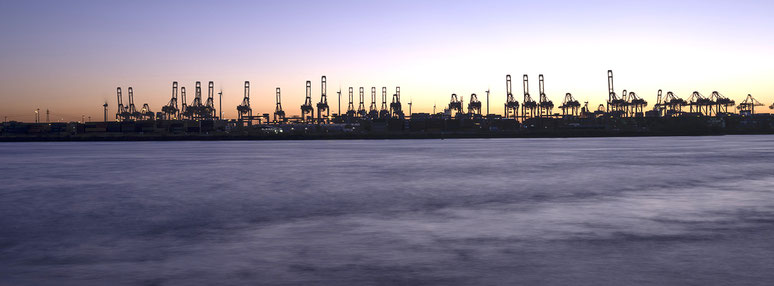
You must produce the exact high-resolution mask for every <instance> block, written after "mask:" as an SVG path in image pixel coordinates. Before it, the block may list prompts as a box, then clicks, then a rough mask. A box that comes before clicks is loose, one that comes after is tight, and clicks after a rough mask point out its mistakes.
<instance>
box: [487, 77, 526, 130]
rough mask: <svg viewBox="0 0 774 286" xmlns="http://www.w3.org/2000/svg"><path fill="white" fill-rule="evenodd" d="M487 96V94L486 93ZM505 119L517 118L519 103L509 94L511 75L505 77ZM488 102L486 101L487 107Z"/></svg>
mask: <svg viewBox="0 0 774 286" xmlns="http://www.w3.org/2000/svg"><path fill="white" fill-rule="evenodd" d="M487 94H488V93H487ZM505 94H506V97H505V112H504V115H505V118H511V117H513V119H516V117H518V116H519V102H518V101H516V99H515V98H514V97H513V93H512V92H511V75H509V74H508V75H505ZM488 104H489V101H487V105H488Z"/></svg>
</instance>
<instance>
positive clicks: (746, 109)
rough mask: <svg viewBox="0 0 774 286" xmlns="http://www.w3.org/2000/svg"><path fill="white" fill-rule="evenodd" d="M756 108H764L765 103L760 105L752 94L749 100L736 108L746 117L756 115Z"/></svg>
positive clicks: (745, 100)
mask: <svg viewBox="0 0 774 286" xmlns="http://www.w3.org/2000/svg"><path fill="white" fill-rule="evenodd" d="M756 106H763V103H760V102H759V101H758V100H756V99H755V98H753V96H752V94H748V95H747V98H745V99H744V101H742V102H741V103H739V106H737V107H736V109H739V113H741V114H743V115H746V114H748V113H749V114H750V115H753V114H755V107H756Z"/></svg>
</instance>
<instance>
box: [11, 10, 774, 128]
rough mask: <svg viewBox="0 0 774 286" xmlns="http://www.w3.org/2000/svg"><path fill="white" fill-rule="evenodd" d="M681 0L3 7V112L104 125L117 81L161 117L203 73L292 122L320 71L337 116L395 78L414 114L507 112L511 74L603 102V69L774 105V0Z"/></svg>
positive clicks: (551, 90)
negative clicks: (350, 92)
mask: <svg viewBox="0 0 774 286" xmlns="http://www.w3.org/2000/svg"><path fill="white" fill-rule="evenodd" d="M673 2H674V1H585V2H582V3H580V2H579V1H551V2H545V1H530V2H522V3H519V2H517V1H469V2H455V3H452V4H449V3H448V1H378V2H369V1H96V0H94V1H2V2H0V22H1V25H0V37H2V41H1V42H0V51H1V52H0V79H1V80H0V82H1V83H0V102H2V103H1V104H0V116H8V119H9V120H25V121H30V120H32V119H33V114H34V113H33V110H34V109H35V108H41V109H42V110H45V109H50V110H51V113H52V120H59V119H64V120H80V116H81V114H85V115H86V116H93V117H94V118H95V120H97V119H101V115H102V107H101V105H102V103H104V102H105V101H106V100H107V101H108V103H109V104H110V109H111V113H113V112H115V100H116V99H115V88H116V87H117V86H121V87H124V88H126V87H128V86H133V87H134V90H135V103H136V104H137V105H138V107H139V106H141V105H142V103H146V102H147V103H150V105H151V108H152V110H154V111H160V110H161V106H162V105H164V104H165V103H166V102H167V101H168V100H169V97H170V93H171V82H172V81H178V82H180V85H181V86H186V87H188V88H189V89H191V88H192V87H193V84H194V82H195V81H197V80H200V81H203V82H206V81H210V80H213V81H215V85H216V88H222V89H223V91H224V99H223V106H224V114H225V115H226V116H227V117H234V116H235V114H236V112H235V106H236V105H237V104H239V102H240V101H241V98H242V85H243V82H244V81H245V80H249V81H251V86H252V94H251V95H252V102H253V104H254V106H253V109H254V112H256V113H269V112H271V111H273V109H274V88H275V87H281V88H282V94H283V107H284V108H285V110H286V112H287V113H289V114H290V115H295V114H298V113H299V110H298V109H299V108H298V106H299V105H300V104H301V103H302V102H303V91H304V82H305V81H306V80H311V81H312V82H313V90H314V91H315V92H314V101H315V102H316V101H318V100H319V80H320V76H321V75H327V77H328V86H329V90H328V95H329V96H330V99H329V102H331V103H332V104H333V106H334V107H333V109H332V111H333V112H334V113H335V112H336V111H337V107H336V104H337V100H336V98H335V94H336V93H335V91H336V90H337V89H338V88H339V86H341V88H342V89H343V90H346V88H347V87H349V86H354V87H355V88H356V89H357V88H358V87H360V86H364V87H366V90H369V89H370V87H371V86H377V87H378V88H379V89H380V87H382V86H387V87H388V88H389V90H390V91H392V90H394V86H396V85H400V86H401V92H402V96H403V100H404V101H405V102H408V101H409V100H413V101H414V111H415V112H417V111H419V112H422V111H425V112H427V111H431V110H432V106H433V104H434V103H435V104H437V105H438V106H439V109H440V106H443V105H445V104H447V103H448V100H449V95H450V94H451V93H453V92H454V93H457V94H458V95H461V96H463V97H464V98H465V99H467V98H469V95H470V94H471V93H477V94H478V95H479V98H481V99H482V100H483V95H484V91H485V90H486V89H487V88H491V90H492V95H491V106H492V107H491V108H492V110H491V112H493V113H494V112H502V110H501V109H502V103H503V101H504V99H505V94H504V92H505V91H504V89H505V84H504V78H505V74H509V73H510V74H512V75H514V79H520V78H521V75H522V74H525V73H527V74H530V76H531V78H534V79H535V80H536V79H537V75H538V74H539V73H543V74H545V77H546V91H547V94H548V96H549V97H550V98H551V99H552V100H553V101H554V102H559V101H561V99H562V98H563V95H564V93H565V92H572V93H573V94H574V95H575V97H576V98H577V99H578V100H580V101H589V104H590V106H596V105H597V104H600V103H602V102H603V101H604V100H605V98H606V96H607V94H606V89H607V86H606V77H605V76H606V71H607V70H608V69H613V70H614V71H615V75H616V87H617V88H619V89H623V88H627V89H629V90H634V91H636V92H638V93H639V94H640V95H641V96H643V97H645V99H646V100H648V101H650V102H654V101H655V94H656V90H658V89H664V90H665V91H666V90H672V91H674V92H675V93H677V94H678V95H680V96H682V97H684V98H687V97H688V96H689V95H690V93H691V92H692V91H694V90H699V91H701V92H702V93H704V94H705V95H709V94H710V93H711V92H712V91H713V90H718V91H720V92H721V93H723V94H725V95H726V96H728V97H731V98H732V99H736V100H737V101H739V100H742V99H743V98H744V97H745V96H746V95H747V94H748V93H752V94H753V95H754V96H756V97H757V98H758V99H759V100H760V101H762V102H764V103H766V104H767V105H768V104H771V102H772V101H774V94H773V93H774V81H772V80H771V79H772V78H774V36H772V35H774V33H772V32H774V21H772V20H771V19H772V18H771V14H772V12H774V4H772V2H770V1H681V2H679V3H673ZM520 86H521V84H520V83H519V82H515V84H514V87H517V88H516V89H515V90H514V93H515V94H516V95H517V98H520V94H521V88H520ZM530 86H531V87H534V89H535V90H533V91H532V93H533V94H534V93H536V89H537V84H536V82H535V83H533V84H531V85H530ZM190 97H191V95H189V98H190ZM126 100H127V99H126V98H124V101H125V102H126ZM344 100H346V99H344ZM366 101H367V103H366V106H367V105H368V101H369V99H368V96H367V99H366ZM342 106H343V108H346V102H345V103H343V104H342ZM651 106H652V104H651Z"/></svg>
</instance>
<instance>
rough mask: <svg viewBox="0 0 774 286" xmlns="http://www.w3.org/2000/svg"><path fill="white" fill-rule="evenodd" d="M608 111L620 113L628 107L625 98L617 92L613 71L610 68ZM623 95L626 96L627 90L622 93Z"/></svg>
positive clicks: (608, 72) (608, 73)
mask: <svg viewBox="0 0 774 286" xmlns="http://www.w3.org/2000/svg"><path fill="white" fill-rule="evenodd" d="M607 90H608V95H607V108H606V110H607V112H611V113H617V114H620V113H621V112H625V109H626V100H625V99H623V98H619V97H618V95H616V94H615V87H614V86H613V71H612V70H608V71H607ZM621 96H622V97H626V92H624V94H622V95H621Z"/></svg>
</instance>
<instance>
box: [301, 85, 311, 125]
mask: <svg viewBox="0 0 774 286" xmlns="http://www.w3.org/2000/svg"><path fill="white" fill-rule="evenodd" d="M307 114H309V115H310V116H309V117H311V118H312V121H314V107H313V106H312V81H309V80H307V81H306V99H305V100H304V105H301V120H303V121H304V122H306V120H307V119H309V118H308V117H307V116H306V115H307Z"/></svg>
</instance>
